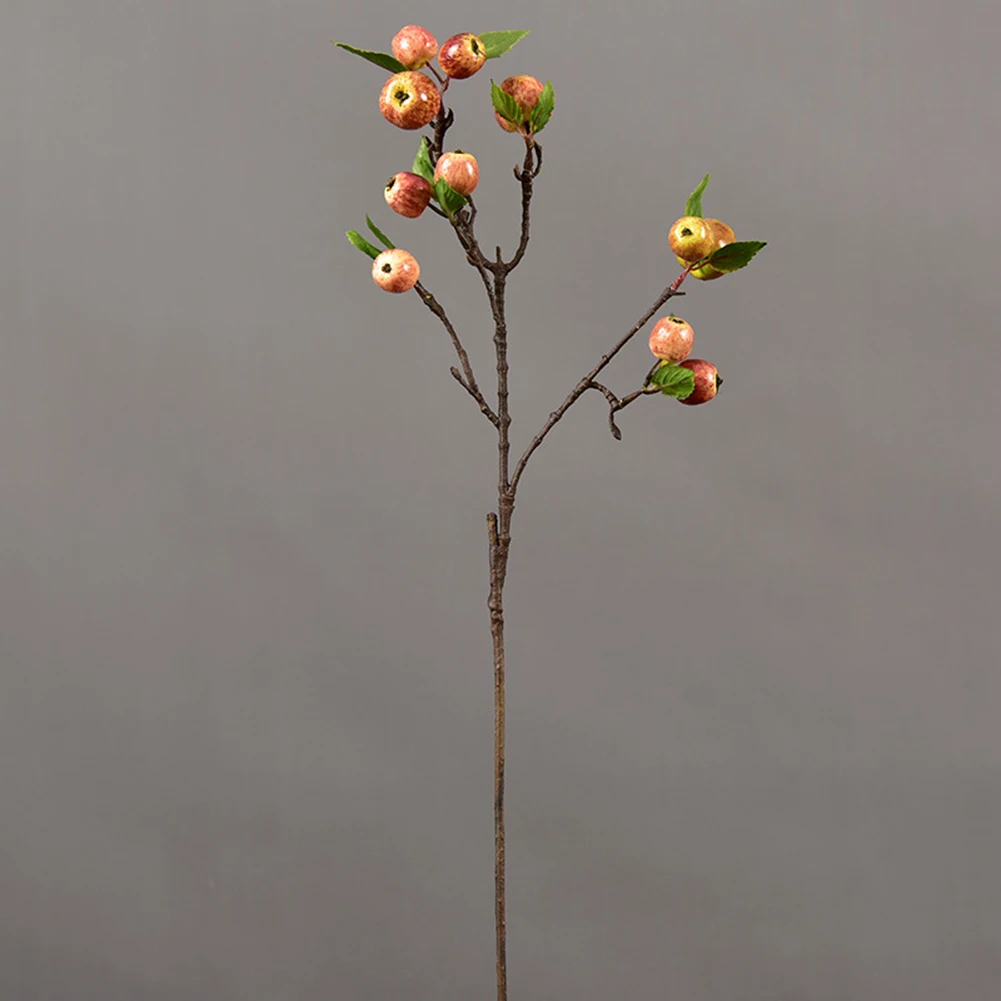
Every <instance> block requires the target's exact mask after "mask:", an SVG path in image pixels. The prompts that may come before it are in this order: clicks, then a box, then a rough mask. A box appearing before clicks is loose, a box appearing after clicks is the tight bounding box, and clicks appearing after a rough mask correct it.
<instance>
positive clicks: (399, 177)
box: [383, 170, 431, 219]
mask: <svg viewBox="0 0 1001 1001" xmlns="http://www.w3.org/2000/svg"><path fill="white" fill-rule="evenodd" d="M383 194H384V195H385V196H386V204H387V205H388V206H389V207H390V208H391V209H392V210H393V211H394V212H399V214H400V215H403V216H406V217H407V218H408V219H416V218H417V217H418V216H419V215H420V214H421V213H422V212H423V211H424V210H425V209H426V208H427V207H428V202H429V201H431V185H430V183H429V182H428V181H427V180H426V179H425V178H423V177H421V175H420V174H412V173H411V172H410V171H409V170H401V171H400V172H399V173H398V174H393V176H392V177H391V178H390V179H389V180H388V181H387V182H386V189H385V191H384V192H383Z"/></svg>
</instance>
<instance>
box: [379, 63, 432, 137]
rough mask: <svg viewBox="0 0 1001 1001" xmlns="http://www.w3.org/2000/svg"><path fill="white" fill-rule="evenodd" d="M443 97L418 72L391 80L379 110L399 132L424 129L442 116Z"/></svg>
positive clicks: (427, 78) (383, 89) (391, 78)
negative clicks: (439, 110)
mask: <svg viewBox="0 0 1001 1001" xmlns="http://www.w3.org/2000/svg"><path fill="white" fill-rule="evenodd" d="M440 107H441V95H440V94H439V93H438V88H437V87H436V86H435V85H434V81H433V80H432V79H431V78H430V77H429V76H425V74H423V73H418V72H417V71H416V70H407V71H406V72H405V73H396V74H394V75H393V76H391V77H390V78H389V79H388V80H387V81H386V84H385V86H384V87H383V88H382V93H381V94H380V95H379V110H380V111H381V112H382V117H383V118H385V119H386V121H387V122H390V123H391V124H393V125H395V126H396V127H397V128H398V129H422V128H424V126H425V125H427V124H428V122H430V121H431V119H432V118H434V116H435V115H437V114H438V109H439V108H440Z"/></svg>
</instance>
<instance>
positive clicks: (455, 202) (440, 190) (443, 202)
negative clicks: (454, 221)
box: [434, 177, 466, 219]
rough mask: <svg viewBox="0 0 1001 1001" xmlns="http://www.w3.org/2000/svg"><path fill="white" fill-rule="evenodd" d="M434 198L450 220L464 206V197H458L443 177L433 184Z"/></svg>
mask: <svg viewBox="0 0 1001 1001" xmlns="http://www.w3.org/2000/svg"><path fill="white" fill-rule="evenodd" d="M434 196H435V198H437V199H438V204H439V205H440V206H441V207H442V208H443V209H444V210H445V211H446V212H447V213H448V217H449V218H450V219H451V218H452V216H454V215H455V213H456V212H458V211H459V209H461V208H462V206H463V205H465V204H466V196H465V195H460V194H459V192H458V191H456V190H455V188H453V187H452V186H451V185H450V184H449V183H448V181H446V180H445V178H444V177H439V178H438V180H437V181H436V182H435V185H434Z"/></svg>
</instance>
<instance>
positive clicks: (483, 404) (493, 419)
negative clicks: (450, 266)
mask: <svg viewBox="0 0 1001 1001" xmlns="http://www.w3.org/2000/svg"><path fill="white" fill-rule="evenodd" d="M414 291H415V292H416V293H417V294H418V295H419V296H420V297H421V302H423V303H424V305H425V306H427V308H428V309H430V310H431V312H432V313H434V315H435V316H437V317H438V319H439V320H441V322H442V325H443V326H444V328H445V329H446V330H447V331H448V336H449V337H451V338H452V345H453V347H454V348H455V353H456V354H457V355H458V356H459V362H460V364H461V365H462V373H461V374H460V372H459V370H458V369H456V368H453V369H452V370H451V371H452V375H453V376H454V377H455V379H456V381H457V382H458V383H459V385H460V386H462V388H463V389H464V390H465V391H466V392H467V393H469V395H470V396H471V397H472V398H473V399H474V400H475V401H476V402H477V403H478V404H479V407H480V410H481V412H482V413H483V415H484V416H485V417H486V418H487V420H489V421H490V423H491V424H493V425H494V427H499V425H500V418H499V417H498V416H497V414H496V413H494V410H493V408H492V407H491V406H490V404H489V403H487V401H486V399H485V398H484V396H483V393H482V392H481V391H480V387H479V385H478V383H477V382H476V376H475V375H473V366H472V365H471V364H470V361H469V355H468V354H467V353H466V349H465V348H464V347H463V346H462V341H460V340H459V335H458V334H457V333H456V332H455V327H453V326H452V321H451V320H449V318H448V315H447V314H446V313H445V310H444V308H443V307H442V305H441V303H440V302H438V300H437V299H436V298H435V297H434V296H433V295H432V294H431V293H430V292H429V291H428V290H427V289H426V288H425V287H424V286H423V285H422V284H421V283H420V282H418V283H417V284H416V285H415V286H414ZM463 375H464V376H465V377H464V378H463Z"/></svg>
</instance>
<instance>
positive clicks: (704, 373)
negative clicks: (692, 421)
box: [678, 358, 723, 407]
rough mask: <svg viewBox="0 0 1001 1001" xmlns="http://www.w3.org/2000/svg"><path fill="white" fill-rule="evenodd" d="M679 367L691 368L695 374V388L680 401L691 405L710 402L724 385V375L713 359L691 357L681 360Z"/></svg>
mask: <svg viewBox="0 0 1001 1001" xmlns="http://www.w3.org/2000/svg"><path fill="white" fill-rule="evenodd" d="M679 367H680V368H687V369H689V370H690V371H691V372H692V374H693V375H694V376H695V388H694V389H693V390H692V391H691V393H689V394H688V396H686V397H685V398H684V399H679V400H678V402H679V403H687V404H688V405H689V406H690V407H694V406H698V404H700V403H708V402H709V401H710V400H711V399H712V398H713V397H714V396H715V395H716V393H717V391H718V390H719V387H720V386H722V385H723V377H722V376H721V375H720V374H719V372H718V371H717V369H716V366H715V365H714V364H713V363H712V362H711V361H705V360H704V359H702V358H689V359H687V360H686V361H683V362H681V364H680V366H679Z"/></svg>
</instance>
